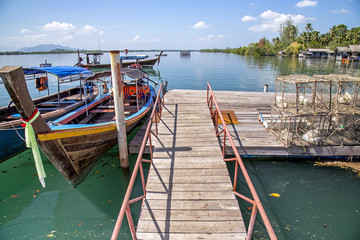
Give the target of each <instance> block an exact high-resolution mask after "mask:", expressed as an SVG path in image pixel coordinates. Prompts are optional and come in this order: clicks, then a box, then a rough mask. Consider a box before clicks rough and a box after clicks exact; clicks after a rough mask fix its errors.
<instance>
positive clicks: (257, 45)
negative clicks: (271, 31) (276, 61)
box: [200, 18, 360, 56]
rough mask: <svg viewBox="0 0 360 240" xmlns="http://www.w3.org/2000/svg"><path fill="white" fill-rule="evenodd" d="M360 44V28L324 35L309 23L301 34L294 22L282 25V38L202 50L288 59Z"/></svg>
mask: <svg viewBox="0 0 360 240" xmlns="http://www.w3.org/2000/svg"><path fill="white" fill-rule="evenodd" d="M358 44H360V27H355V28H351V29H348V27H347V26H346V25H344V24H339V25H337V26H336V25H334V26H332V27H331V28H330V30H329V31H328V32H327V33H324V34H321V33H320V32H319V31H316V30H314V29H313V26H312V24H311V23H307V24H306V26H305V29H304V30H303V31H302V32H301V33H300V32H299V28H298V27H297V26H295V25H294V24H293V21H292V20H291V18H289V19H287V20H286V21H285V22H284V23H283V24H281V25H280V29H279V36H278V37H276V38H273V39H272V41H271V42H270V41H269V40H268V39H266V38H265V37H264V38H261V39H260V40H259V41H258V42H254V43H250V44H249V45H248V46H244V47H239V48H226V49H202V50H200V51H201V52H223V53H235V54H240V55H251V56H273V55H276V54H278V53H279V52H282V53H283V54H286V55H298V54H299V53H300V51H303V50H306V49H309V48H329V49H331V50H334V49H335V48H336V47H340V46H348V45H358Z"/></svg>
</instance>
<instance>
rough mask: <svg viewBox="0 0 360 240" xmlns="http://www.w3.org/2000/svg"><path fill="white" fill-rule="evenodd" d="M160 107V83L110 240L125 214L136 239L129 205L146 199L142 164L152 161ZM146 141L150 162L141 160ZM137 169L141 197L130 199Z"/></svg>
mask: <svg viewBox="0 0 360 240" xmlns="http://www.w3.org/2000/svg"><path fill="white" fill-rule="evenodd" d="M160 93H161V94H160ZM162 106H164V92H163V84H162V83H161V85H160V89H159V91H158V94H157V97H156V100H155V103H154V106H153V110H152V112H151V116H150V119H149V123H148V126H147V128H146V132H145V137H144V139H143V141H142V144H141V147H140V152H139V155H138V158H137V160H136V163H135V166H134V170H133V172H132V175H131V178H130V182H129V185H128V188H127V190H126V194H125V197H124V200H123V203H122V205H121V209H120V212H119V216H118V218H117V220H116V224H115V227H114V230H113V233H112V236H111V239H112V240H115V239H117V238H118V235H119V231H120V228H121V224H122V222H123V219H124V216H125V213H126V217H127V220H128V223H129V228H130V231H131V236H132V238H133V239H137V237H136V231H135V225H134V221H133V219H132V216H131V212H130V204H132V203H135V202H137V201H140V200H144V199H145V198H146V182H147V181H146V182H145V176H144V169H143V166H142V163H143V162H146V163H151V162H152V160H153V151H152V144H151V134H154V135H155V136H157V134H158V127H157V122H158V119H161V112H162ZM153 123H155V126H156V127H155V133H154V132H153V131H152V130H151V127H152V125H153ZM148 140H149V143H150V156H151V160H148V159H143V158H142V157H143V154H144V151H145V147H146V143H147V141H148ZM150 167H151V165H150ZM139 169H140V176H141V183H142V188H143V195H142V196H140V197H136V198H133V199H130V195H131V193H132V190H133V187H134V184H135V180H136V176H137V174H138V171H139ZM149 170H150V169H149Z"/></svg>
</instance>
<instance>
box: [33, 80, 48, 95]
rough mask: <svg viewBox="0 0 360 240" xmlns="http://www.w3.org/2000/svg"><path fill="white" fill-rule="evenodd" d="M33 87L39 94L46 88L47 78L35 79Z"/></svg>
mask: <svg viewBox="0 0 360 240" xmlns="http://www.w3.org/2000/svg"><path fill="white" fill-rule="evenodd" d="M35 87H36V88H37V89H38V90H39V91H40V92H41V91H44V90H46V89H47V88H48V78H47V77H40V78H36V81H35Z"/></svg>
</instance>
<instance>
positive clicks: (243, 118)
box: [129, 89, 360, 160]
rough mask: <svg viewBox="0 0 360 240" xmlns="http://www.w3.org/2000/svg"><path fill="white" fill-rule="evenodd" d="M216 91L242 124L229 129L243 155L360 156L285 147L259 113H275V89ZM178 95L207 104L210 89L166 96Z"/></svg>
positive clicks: (352, 150) (135, 145)
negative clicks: (266, 90) (263, 122)
mask: <svg viewBox="0 0 360 240" xmlns="http://www.w3.org/2000/svg"><path fill="white" fill-rule="evenodd" d="M204 94H205V98H204V99H202V98H195V99H192V97H194V96H196V95H202V96H204ZM214 94H215V96H216V99H217V101H218V103H219V107H220V109H221V110H222V112H225V111H233V112H234V115H235V117H236V120H237V121H238V123H234V124H228V128H229V131H230V133H231V135H232V137H233V140H234V143H235V145H236V148H237V150H238V152H239V154H240V155H241V156H243V157H264V158H269V157H270V158H273V157H276V158H279V157H285V158H299V157H300V158H309V157H321V158H327V157H332V158H334V157H335V158H342V159H345V160H346V159H347V158H352V156H360V146H305V147H303V146H291V147H288V148H285V147H284V145H283V144H282V143H280V142H279V141H278V140H277V139H276V138H275V137H274V136H273V135H271V133H270V132H269V131H267V130H266V129H265V128H264V127H263V126H262V124H260V123H259V121H258V117H259V113H261V114H271V104H273V103H274V98H275V97H274V92H238V91H214ZM174 98H175V99H179V101H184V104H190V103H191V102H193V101H199V103H203V102H206V91H205V90H204V91H201V90H178V89H176V90H170V91H169V93H167V95H166V101H170V100H171V99H174ZM193 113H195V111H194V112H193ZM194 117H195V116H194ZM192 118H193V117H192ZM143 132H145V130H144V129H142V130H140V131H139V134H138V136H136V137H135V138H134V139H133V141H132V142H131V143H130V146H129V151H130V152H131V153H137V152H139V149H140V145H141V141H142V139H143ZM227 143H228V142H227ZM220 144H222V143H220ZM147 149H149V148H147ZM226 154H228V155H232V154H233V152H232V149H231V148H230V146H229V145H227V144H226Z"/></svg>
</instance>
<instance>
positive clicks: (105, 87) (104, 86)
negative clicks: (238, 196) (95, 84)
mask: <svg viewBox="0 0 360 240" xmlns="http://www.w3.org/2000/svg"><path fill="white" fill-rule="evenodd" d="M102 86H103V94H106V93H108V92H109V90H108V87H107V85H106V83H104V84H103V85H102Z"/></svg>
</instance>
